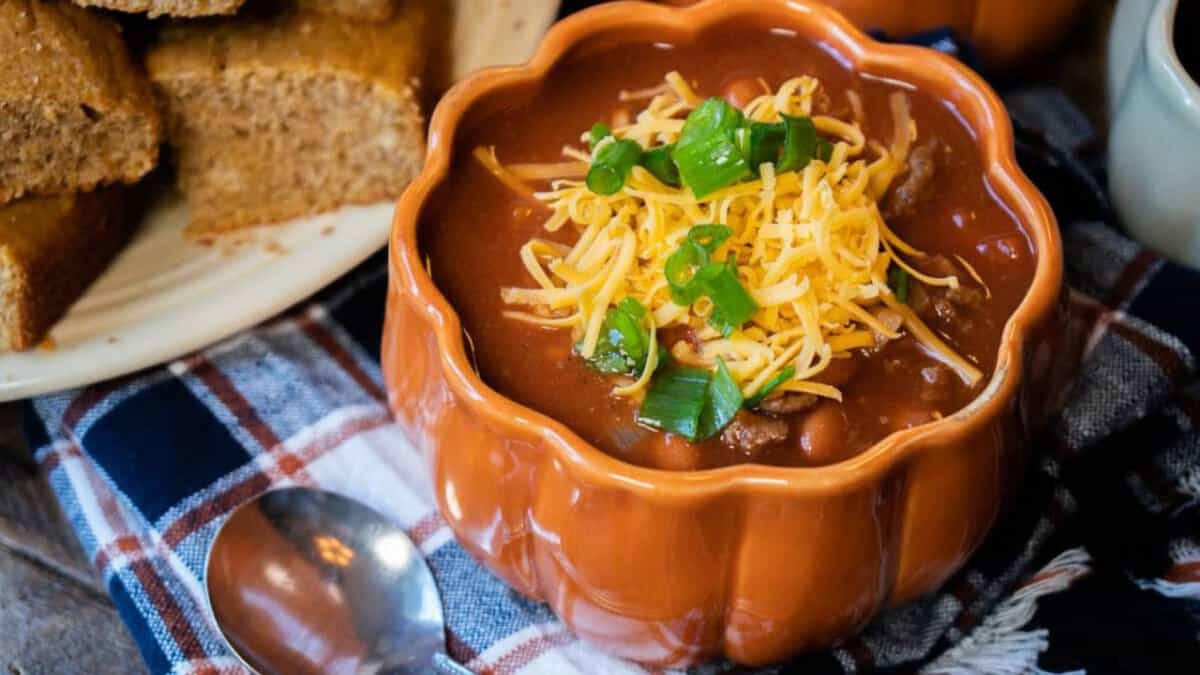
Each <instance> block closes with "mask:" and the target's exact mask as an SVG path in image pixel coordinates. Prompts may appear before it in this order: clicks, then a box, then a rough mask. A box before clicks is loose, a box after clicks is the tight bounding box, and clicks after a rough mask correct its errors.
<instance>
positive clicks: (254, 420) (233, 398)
mask: <svg viewBox="0 0 1200 675" xmlns="http://www.w3.org/2000/svg"><path fill="white" fill-rule="evenodd" d="M189 370H191V372H192V374H194V375H195V376H196V377H197V378H199V379H200V381H201V382H203V383H204V386H206V387H208V390H209V391H211V392H212V393H213V395H214V396H216V397H217V399H218V400H220V401H221V404H222V405H224V406H225V408H226V409H228V410H229V412H230V413H231V414H232V415H233V416H234V418H235V419H236V420H237V423H238V425H239V426H242V427H244V428H245V429H246V431H249V432H250V435H251V436H253V437H254V440H255V441H257V442H258V444H259V445H260V446H262V448H263V449H264V450H270V449H272V448H274V447H275V446H276V445H278V444H279V437H278V436H276V435H275V432H274V431H272V430H271V427H270V426H268V425H267V423H266V422H264V421H263V420H262V418H261V417H259V416H258V411H256V410H255V409H254V406H252V405H250V402H249V401H247V400H246V397H245V396H242V392H240V391H238V389H237V387H236V386H234V384H233V382H232V381H231V380H230V379H229V378H228V377H226V376H225V373H223V372H221V370H220V369H219V368H217V367H216V366H215V365H213V363H212V362H211V361H209V360H208V359H206V358H204V357H203V356H197V357H195V358H193V359H190V360H189Z"/></svg>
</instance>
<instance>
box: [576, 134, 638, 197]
mask: <svg viewBox="0 0 1200 675" xmlns="http://www.w3.org/2000/svg"><path fill="white" fill-rule="evenodd" d="M641 156H642V146H640V145H638V144H637V142H636V141H631V140H628V139H622V140H619V141H617V140H614V141H613V142H611V143H608V144H605V145H602V146H600V148H599V149H598V150H596V152H595V156H594V157H593V158H592V167H591V168H590V169H588V173H587V186H588V189H589V190H591V191H592V192H595V193H596V194H598V195H611V194H614V193H616V192H617V191H619V190H620V189H621V188H622V187H623V186H624V185H625V181H626V179H628V178H629V172H630V171H633V165H634V164H637V162H638V159H640V158H641Z"/></svg>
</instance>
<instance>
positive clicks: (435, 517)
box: [408, 511, 446, 546]
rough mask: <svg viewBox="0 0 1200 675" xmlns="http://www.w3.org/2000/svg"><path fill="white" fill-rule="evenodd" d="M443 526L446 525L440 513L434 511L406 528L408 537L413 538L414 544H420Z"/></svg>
mask: <svg viewBox="0 0 1200 675" xmlns="http://www.w3.org/2000/svg"><path fill="white" fill-rule="evenodd" d="M443 527H446V521H445V520H443V519H442V514H440V513H438V512H437V511H434V512H433V513H430V514H429V515H427V516H425V517H424V518H422V519H420V520H418V521H417V522H416V523H415V524H413V526H412V527H411V528H409V530H408V537H409V539H412V540H413V543H414V544H416V545H417V546H420V545H421V544H423V543H425V540H426V539H429V537H430V536H432V535H433V534H434V533H435V532H437V531H438V530H440V529H442V528H443Z"/></svg>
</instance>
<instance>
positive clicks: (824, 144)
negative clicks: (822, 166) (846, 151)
mask: <svg viewBox="0 0 1200 675" xmlns="http://www.w3.org/2000/svg"><path fill="white" fill-rule="evenodd" d="M832 158H833V143H830V142H829V141H827V140H825V139H824V138H822V139H821V140H819V141H817V159H819V160H821V161H822V162H828V161H829V160H830V159H832Z"/></svg>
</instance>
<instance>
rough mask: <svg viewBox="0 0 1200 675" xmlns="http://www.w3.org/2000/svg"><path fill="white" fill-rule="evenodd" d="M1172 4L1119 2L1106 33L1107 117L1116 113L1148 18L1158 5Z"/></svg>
mask: <svg viewBox="0 0 1200 675" xmlns="http://www.w3.org/2000/svg"><path fill="white" fill-rule="evenodd" d="M1170 1H1171V0H1121V1H1120V3H1118V4H1117V10H1116V12H1115V13H1114V14H1113V21H1112V28H1111V29H1110V30H1109V33H1108V82H1107V85H1108V113H1109V116H1110V117H1111V116H1112V115H1114V114H1116V112H1117V105H1118V104H1119V103H1120V101H1121V98H1122V96H1123V94H1124V91H1125V85H1126V83H1127V82H1128V81H1129V72H1130V71H1131V70H1132V69H1133V64H1134V62H1135V61H1137V53H1138V49H1140V48H1141V46H1142V43H1143V42H1144V40H1145V37H1146V25H1147V24H1148V23H1149V22H1150V14H1151V12H1152V10H1153V9H1154V7H1155V5H1157V4H1158V3H1159V2H1170Z"/></svg>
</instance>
